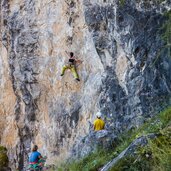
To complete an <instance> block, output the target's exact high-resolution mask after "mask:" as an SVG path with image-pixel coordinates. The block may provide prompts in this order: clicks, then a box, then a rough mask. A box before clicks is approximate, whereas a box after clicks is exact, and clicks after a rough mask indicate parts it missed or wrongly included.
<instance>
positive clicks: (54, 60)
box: [0, 0, 171, 170]
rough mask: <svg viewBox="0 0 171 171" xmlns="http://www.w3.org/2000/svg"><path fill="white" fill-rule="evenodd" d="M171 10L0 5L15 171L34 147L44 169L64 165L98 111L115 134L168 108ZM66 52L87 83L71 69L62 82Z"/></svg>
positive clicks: (111, 1) (6, 132) (6, 114)
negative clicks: (165, 28)
mask: <svg viewBox="0 0 171 171" xmlns="http://www.w3.org/2000/svg"><path fill="white" fill-rule="evenodd" d="M170 7H171V4H170V2H169V1H163V2H162V3H158V2H156V1H149V2H148V1H142V0H141V1H139V2H137V1H135V0H131V1H126V0H125V1H124V3H120V1H116V0H106V1H105V0H103V1H102V0H94V1H89V0H84V1H79V0H68V1H63V0H56V1H52V0H43V1H39V0H38V1H35V0H26V1H21V0H2V1H1V8H0V11H1V23H0V27H1V39H0V49H1V51H0V66H1V72H0V87H1V89H2V90H3V91H2V92H1V93H0V106H1V109H0V118H1V122H0V132H1V135H0V142H1V144H2V145H5V146H6V147H7V148H8V153H9V154H8V155H9V159H10V167H11V168H12V169H13V170H15V169H16V168H19V169H20V170H22V169H24V168H25V166H26V164H25V163H26V161H27V159H28V152H30V148H31V145H32V144H34V143H36V144H38V145H39V147H40V152H41V153H42V154H43V155H46V156H47V163H49V164H52V163H57V162H60V161H63V160H64V159H66V158H67V156H68V154H69V152H70V151H72V148H73V146H74V145H76V142H77V141H78V140H79V139H80V138H81V137H84V136H85V135H87V134H88V132H89V127H88V123H89V122H93V120H94V119H95V113H96V112H97V111H99V110H101V111H102V113H103V118H104V120H105V122H106V128H107V129H110V131H113V132H114V134H118V133H121V132H122V131H124V130H126V129H132V128H136V127H138V126H139V125H140V124H141V123H143V122H144V121H145V120H146V119H148V118H149V117H152V116H153V115H155V114H156V113H158V112H159V111H160V110H162V109H163V108H165V107H166V106H168V105H169V104H170V94H171V87H170V85H171V84H170V83H171V76H170V71H171V60H170V58H169V54H168V53H167V51H165V50H162V49H163V46H164V44H165V42H164V41H163V40H162V39H161V35H162V30H161V27H162V25H163V23H164V22H165V21H167V18H166V17H165V16H164V15H163V14H164V13H165V12H167V11H169V10H170ZM66 51H67V52H70V51H73V52H74V53H75V55H76V56H77V57H78V58H79V59H81V60H82V61H83V63H82V64H80V65H79V66H78V73H79V75H80V79H81V82H76V81H75V80H74V79H73V77H72V75H71V73H70V72H69V71H67V72H66V73H65V75H64V77H62V78H61V77H60V74H61V69H62V66H63V65H64V61H65V60H67V58H68V57H67V54H66V53H65V52H66ZM158 54H159V55H158ZM4 122H5V123H6V124H4ZM76 146H77V145H76Z"/></svg>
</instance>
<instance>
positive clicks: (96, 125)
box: [94, 112, 105, 131]
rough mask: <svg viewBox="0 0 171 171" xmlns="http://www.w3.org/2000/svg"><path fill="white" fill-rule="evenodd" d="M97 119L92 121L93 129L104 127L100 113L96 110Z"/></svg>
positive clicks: (97, 129)
mask: <svg viewBox="0 0 171 171" xmlns="http://www.w3.org/2000/svg"><path fill="white" fill-rule="evenodd" d="M96 117H97V119H96V120H95V121H94V131H100V130H102V129H104V127H105V122H104V121H103V120H102V119H101V113H100V112H97V113H96Z"/></svg>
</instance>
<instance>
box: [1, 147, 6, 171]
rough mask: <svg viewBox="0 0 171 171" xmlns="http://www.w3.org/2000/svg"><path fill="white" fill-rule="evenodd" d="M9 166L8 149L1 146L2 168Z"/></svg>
mask: <svg viewBox="0 0 171 171" xmlns="http://www.w3.org/2000/svg"><path fill="white" fill-rule="evenodd" d="M7 166H8V157H7V149H6V148H5V147H2V146H0V170H1V169H2V168H3V167H7Z"/></svg>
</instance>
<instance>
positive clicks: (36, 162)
mask: <svg viewBox="0 0 171 171" xmlns="http://www.w3.org/2000/svg"><path fill="white" fill-rule="evenodd" d="M37 150H38V146H37V145H34V146H33V149H32V153H31V154H30V156H29V170H41V169H42V168H43V166H44V163H45V161H46V160H45V158H43V157H42V155H41V154H40V153H39V152H38V151H37Z"/></svg>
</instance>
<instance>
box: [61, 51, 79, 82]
mask: <svg viewBox="0 0 171 171" xmlns="http://www.w3.org/2000/svg"><path fill="white" fill-rule="evenodd" d="M77 62H80V60H77V59H75V57H74V53H73V52H70V57H69V60H68V62H67V64H66V65H64V66H63V68H62V73H61V76H63V75H64V73H65V70H67V69H70V70H71V72H72V74H73V76H74V78H75V79H76V80H77V81H80V79H79V76H78V73H77V70H76V63H77Z"/></svg>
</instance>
